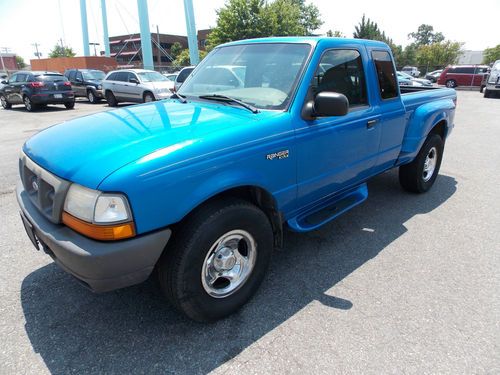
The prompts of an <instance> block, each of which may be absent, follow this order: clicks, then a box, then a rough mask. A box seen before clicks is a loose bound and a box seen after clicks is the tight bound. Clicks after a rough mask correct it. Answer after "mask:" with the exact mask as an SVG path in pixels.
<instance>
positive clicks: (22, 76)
mask: <svg viewBox="0 0 500 375" xmlns="http://www.w3.org/2000/svg"><path fill="white" fill-rule="evenodd" d="M27 78H28V75H27V74H25V73H19V74H18V75H17V78H16V82H26V81H27Z"/></svg>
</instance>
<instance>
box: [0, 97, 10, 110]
mask: <svg viewBox="0 0 500 375" xmlns="http://www.w3.org/2000/svg"><path fill="white" fill-rule="evenodd" d="M0 103H1V104H2V108H3V109H11V108H12V104H10V103H9V102H8V101H7V98H6V97H5V95H0Z"/></svg>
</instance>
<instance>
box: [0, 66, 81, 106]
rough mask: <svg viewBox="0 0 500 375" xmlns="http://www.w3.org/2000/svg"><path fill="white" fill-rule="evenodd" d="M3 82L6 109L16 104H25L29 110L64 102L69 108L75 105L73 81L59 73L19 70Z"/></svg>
mask: <svg viewBox="0 0 500 375" xmlns="http://www.w3.org/2000/svg"><path fill="white" fill-rule="evenodd" d="M2 83H3V84H4V86H3V87H2V88H1V89H0V102H1V104H2V107H3V108H4V109H10V108H11V107H12V106H13V105H16V104H24V106H25V107H26V110H27V111H29V112H32V111H35V110H37V109H38V108H40V107H43V106H46V105H47V104H64V106H65V107H66V108H67V109H72V108H73V107H74V106H75V95H74V93H73V90H71V83H70V82H69V81H68V80H67V78H66V77H65V76H63V75H62V74H59V73H55V72H41V71H34V72H32V71H19V72H16V73H14V74H12V76H11V77H10V78H9V80H8V81H3V82H2Z"/></svg>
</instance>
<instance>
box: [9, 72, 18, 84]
mask: <svg viewBox="0 0 500 375" xmlns="http://www.w3.org/2000/svg"><path fill="white" fill-rule="evenodd" d="M16 80H17V74H13V75H11V76H10V78H9V83H14V82H16Z"/></svg>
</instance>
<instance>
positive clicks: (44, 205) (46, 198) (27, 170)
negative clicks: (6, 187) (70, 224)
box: [19, 153, 71, 224]
mask: <svg viewBox="0 0 500 375" xmlns="http://www.w3.org/2000/svg"><path fill="white" fill-rule="evenodd" d="M19 174H20V176H21V181H22V183H23V187H24V190H25V191H26V193H27V194H28V196H29V198H30V200H31V202H32V203H33V204H34V205H35V207H37V208H38V210H39V211H40V212H41V213H42V214H43V215H44V216H45V217H46V218H47V219H49V220H50V221H52V222H53V223H56V224H58V223H60V222H61V215H62V210H63V206H64V198H65V197H66V193H67V191H68V189H69V185H70V184H71V183H70V182H69V181H66V180H63V179H62V178H59V177H57V176H55V175H54V174H52V173H50V172H49V171H47V170H45V169H43V168H42V167H40V166H39V165H38V164H36V163H35V162H34V161H33V160H31V159H30V158H29V157H27V156H26V154H24V153H22V154H21V157H20V158H19Z"/></svg>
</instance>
